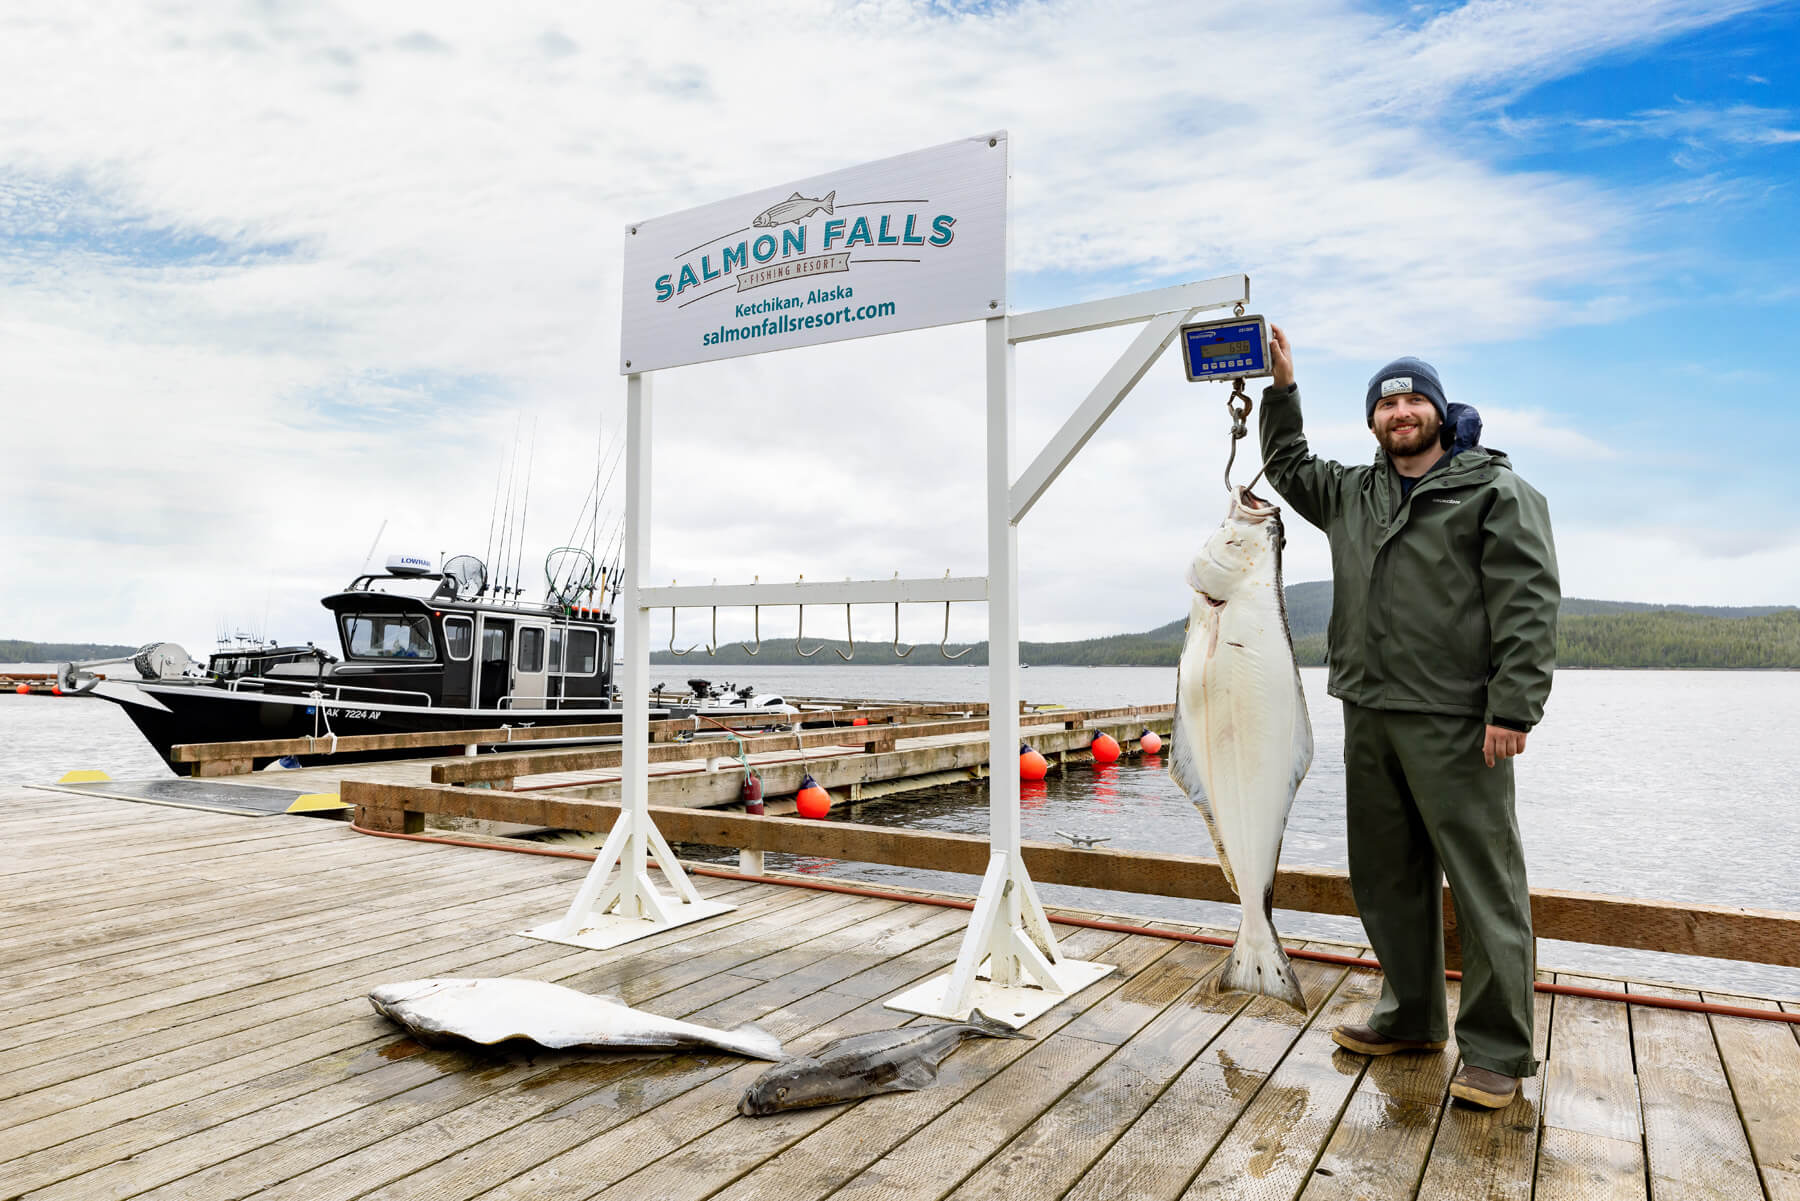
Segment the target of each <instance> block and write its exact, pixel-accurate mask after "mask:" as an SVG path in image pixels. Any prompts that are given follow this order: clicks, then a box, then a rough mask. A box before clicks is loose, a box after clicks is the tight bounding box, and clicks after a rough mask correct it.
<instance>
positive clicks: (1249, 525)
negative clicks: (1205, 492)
mask: <svg viewBox="0 0 1800 1201" xmlns="http://www.w3.org/2000/svg"><path fill="white" fill-rule="evenodd" d="M1284 542H1285V538H1284V536H1283V534H1282V529H1281V510H1280V509H1279V508H1278V507H1276V506H1275V505H1272V504H1269V503H1268V502H1267V501H1265V500H1262V499H1260V498H1258V497H1257V496H1255V495H1254V494H1253V493H1252V492H1251V491H1250V490H1249V489H1248V488H1238V489H1235V490H1234V491H1233V492H1232V496H1231V507H1230V509H1229V510H1227V512H1226V514H1225V521H1224V523H1223V524H1222V525H1220V526H1219V528H1218V529H1217V530H1215V531H1214V532H1213V535H1212V537H1211V538H1210V539H1208V540H1207V543H1206V545H1205V547H1203V548H1202V549H1201V551H1200V553H1199V554H1198V555H1196V556H1195V558H1194V561H1193V563H1192V564H1191V565H1189V567H1188V574H1187V579H1188V584H1189V586H1190V587H1192V588H1193V590H1194V597H1193V606H1192V609H1191V611H1190V613H1189V615H1188V624H1187V642H1186V644H1185V645H1184V646H1183V647H1182V650H1181V665H1180V668H1179V670H1178V672H1177V674H1176V683H1175V731H1174V734H1173V735H1172V736H1171V738H1170V744H1171V745H1170V754H1169V774H1170V775H1171V776H1173V777H1174V778H1175V783H1176V784H1178V785H1180V787H1181V790H1182V791H1183V792H1185V793H1187V796H1188V799H1189V800H1190V801H1192V802H1193V803H1194V806H1195V808H1197V809H1199V810H1200V813H1201V815H1202V816H1203V817H1205V818H1206V827H1207V829H1208V830H1209V831H1210V832H1211V833H1212V839H1213V845H1214V846H1215V847H1217V848H1218V852H1219V866H1220V867H1221V868H1222V869H1223V870H1224V872H1225V879H1226V881H1227V882H1229V883H1230V885H1231V887H1232V889H1233V890H1234V891H1235V892H1236V893H1237V895H1238V900H1239V902H1240V903H1241V906H1242V909H1243V919H1242V921H1241V923H1240V924H1239V926H1238V934H1237V942H1236V945H1234V946H1233V947H1232V950H1231V957H1230V959H1229V961H1228V962H1227V963H1226V964H1225V968H1224V970H1223V971H1222V972H1221V973H1220V975H1219V987H1220V988H1221V989H1226V990H1230V991H1233V992H1248V993H1261V994H1263V995H1264V996H1270V997H1275V998H1277V999H1279V1000H1282V1001H1285V1002H1287V1003H1288V1004H1289V1005H1292V1006H1293V1007H1294V1008H1296V1009H1298V1010H1300V1011H1301V1012H1302V1013H1304V1012H1306V1009H1307V1004H1306V996H1305V994H1304V993H1303V992H1302V991H1301V989H1300V981H1299V979H1298V977H1296V976H1295V975H1294V968H1293V965H1292V964H1290V963H1289V962H1288V957H1287V952H1285V951H1283V950H1282V949H1281V941H1280V939H1279V938H1278V937H1277V935H1276V933H1275V921H1274V908H1273V899H1274V889H1275V865H1276V862H1277V861H1278V860H1279V859H1280V857H1281V838H1282V834H1283V833H1284V832H1285V831H1286V829H1287V817H1288V810H1289V809H1291V808H1292V807H1293V804H1294V794H1295V792H1297V791H1298V790H1299V788H1300V781H1301V780H1303V779H1305V778H1306V773H1307V769H1309V768H1310V767H1311V766H1312V754H1313V738H1312V721H1311V719H1310V718H1308V716H1307V713H1306V696H1305V694H1304V693H1303V692H1302V691H1301V687H1300V671H1299V668H1298V667H1297V666H1296V665H1295V662H1294V640H1293V637H1292V635H1291V634H1290V632H1289V630H1288V621H1287V605H1286V601H1285V598H1284V597H1283V594H1282V590H1281V548H1282V546H1283V544H1284Z"/></svg>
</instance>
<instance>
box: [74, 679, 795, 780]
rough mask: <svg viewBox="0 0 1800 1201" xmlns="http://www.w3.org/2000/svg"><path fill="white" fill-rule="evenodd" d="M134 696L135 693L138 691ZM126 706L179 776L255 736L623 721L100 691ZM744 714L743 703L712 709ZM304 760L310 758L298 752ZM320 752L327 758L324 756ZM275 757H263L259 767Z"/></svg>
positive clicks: (432, 752)
mask: <svg viewBox="0 0 1800 1201" xmlns="http://www.w3.org/2000/svg"><path fill="white" fill-rule="evenodd" d="M134 693H135V694H136V695H132V694H134ZM95 695H96V696H97V697H99V698H100V699H103V700H107V701H111V702H112V703H114V704H116V705H118V706H119V707H120V708H121V709H123V710H124V711H125V715H126V717H128V718H129V719H130V720H131V722H132V724H133V725H135V726H136V727H137V728H138V731H139V733H141V734H143V736H144V739H145V740H146V741H147V742H149V743H150V745H151V746H152V747H154V748H155V750H156V753H157V754H158V755H160V756H161V757H162V760H163V762H165V763H167V764H168V765H169V768H170V770H172V771H174V772H175V773H176V774H177V775H190V774H192V772H193V768H194V765H193V764H192V763H177V762H175V760H174V759H173V758H172V757H171V754H172V752H173V749H174V748H175V747H176V746H181V745H189V744H198V743H221V742H253V741H265V740H274V739H290V738H325V739H328V738H330V737H331V736H332V735H336V736H337V737H339V738H347V737H350V736H353V735H359V734H417V733H427V732H434V733H435V732H440V731H446V730H492V729H498V728H500V727H502V726H514V727H527V728H530V727H542V726H560V725H586V724H591V723H595V722H607V721H619V720H621V717H622V714H621V711H620V710H619V709H617V708H599V707H595V708H580V707H576V706H575V705H574V704H571V705H570V706H569V707H565V708H558V709H533V710H518V709H451V708H444V707H433V706H425V705H393V704H383V705H349V704H341V703H321V702H319V701H318V700H316V699H315V698H312V697H304V696H298V697H294V696H282V695H278V694H273V693H263V692H239V691H231V690H229V689H225V688H219V687H214V686H209V685H204V684H195V685H184V684H139V685H135V686H125V687H123V688H117V689H110V688H109V689H106V690H105V691H103V692H96V693H95ZM709 711H716V712H722V713H733V714H742V713H744V712H745V710H744V709H743V708H741V707H738V708H729V709H719V710H709ZM689 712H693V710H691V709H682V710H674V711H672V710H669V709H666V708H664V709H652V710H651V711H650V717H651V719H652V720H656V719H658V718H664V717H669V716H671V715H679V714H680V713H689ZM769 716H770V718H771V720H772V721H775V722H777V723H782V724H785V723H787V722H791V721H792V720H793V718H792V717H791V716H789V715H787V714H784V713H781V712H778V711H775V710H773V709H771V710H770V711H769ZM450 753H454V752H453V751H452V750H451V748H448V747H445V746H441V745H439V746H428V747H413V748H385V749H380V750H370V751H338V752H335V753H331V754H330V755H329V760H330V761H331V762H333V763H359V762H370V761H373V760H378V759H408V758H431V757H436V756H442V755H445V754H450ZM300 758H301V760H302V761H303V762H304V761H305V760H306V758H307V757H306V756H304V755H302V756H300ZM320 758H326V756H324V755H321V756H320ZM275 759H276V756H257V757H255V758H254V760H253V766H254V767H256V768H258V769H260V768H263V767H265V766H267V765H268V764H270V763H273V762H275Z"/></svg>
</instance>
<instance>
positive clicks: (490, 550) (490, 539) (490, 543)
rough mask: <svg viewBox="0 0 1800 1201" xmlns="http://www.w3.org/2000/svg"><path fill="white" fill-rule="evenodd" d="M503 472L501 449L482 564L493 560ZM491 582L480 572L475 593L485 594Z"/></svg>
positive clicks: (503, 456) (495, 473)
mask: <svg viewBox="0 0 1800 1201" xmlns="http://www.w3.org/2000/svg"><path fill="white" fill-rule="evenodd" d="M505 474H506V454H505V452H504V451H503V452H501V455H500V465H499V466H498V467H496V468H495V469H494V503H493V506H492V507H491V508H489V509H488V536H487V546H486V548H485V549H484V550H483V552H482V556H481V561H482V563H484V564H487V563H492V562H493V561H494V521H495V519H496V518H497V517H499V516H500V477H501V476H503V475H505ZM493 582H494V581H492V580H490V579H488V578H487V572H485V571H484V572H482V579H481V587H480V588H479V589H478V590H477V591H476V593H475V595H476V596H483V595H485V594H486V593H487V590H488V585H489V584H491V583H493Z"/></svg>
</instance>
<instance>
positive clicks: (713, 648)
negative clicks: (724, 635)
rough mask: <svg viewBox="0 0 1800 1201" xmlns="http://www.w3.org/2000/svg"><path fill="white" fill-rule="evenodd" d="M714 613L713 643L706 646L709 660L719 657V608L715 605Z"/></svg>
mask: <svg viewBox="0 0 1800 1201" xmlns="http://www.w3.org/2000/svg"><path fill="white" fill-rule="evenodd" d="M712 611H713V629H712V641H711V642H709V643H707V644H706V656H707V658H709V659H711V658H715V657H717V655H718V653H719V606H717V605H714V606H713V607H712Z"/></svg>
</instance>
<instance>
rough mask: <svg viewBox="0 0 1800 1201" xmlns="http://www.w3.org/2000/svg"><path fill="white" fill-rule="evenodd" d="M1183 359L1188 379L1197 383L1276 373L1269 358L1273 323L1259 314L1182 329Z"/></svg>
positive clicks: (1186, 326) (1188, 326)
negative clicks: (1270, 334)
mask: <svg viewBox="0 0 1800 1201" xmlns="http://www.w3.org/2000/svg"><path fill="white" fill-rule="evenodd" d="M1181 356H1182V358H1183V359H1184V360H1186V362H1187V377H1188V379H1189V380H1190V381H1192V382H1195V383H1198V382H1201V381H1204V380H1215V379H1222V380H1234V379H1248V378H1250V377H1252V376H1257V375H1274V374H1275V368H1274V365H1273V362H1272V360H1271V359H1270V358H1269V323H1268V322H1267V321H1266V320H1264V319H1263V318H1262V317H1261V316H1259V315H1251V316H1247V317H1226V318H1224V319H1223V320H1219V321H1196V322H1194V323H1193V324H1192V325H1184V326H1182V327H1181Z"/></svg>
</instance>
